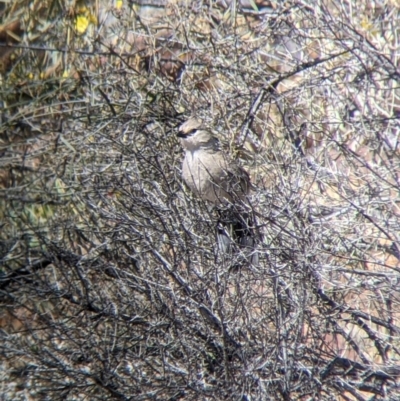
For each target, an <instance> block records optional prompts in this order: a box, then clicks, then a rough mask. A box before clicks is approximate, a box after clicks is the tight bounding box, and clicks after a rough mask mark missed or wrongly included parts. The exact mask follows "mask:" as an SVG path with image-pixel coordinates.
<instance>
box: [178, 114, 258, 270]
mask: <svg viewBox="0 0 400 401" xmlns="http://www.w3.org/2000/svg"><path fill="white" fill-rule="evenodd" d="M178 137H179V138H180V139H181V143H182V147H183V149H184V150H185V158H184V160H183V164H182V177H183V179H184V181H185V182H186V184H187V185H188V187H189V188H190V189H191V190H192V191H193V192H194V193H195V194H197V195H198V196H199V197H200V198H201V199H204V200H207V201H210V202H212V203H214V204H215V205H217V206H219V210H220V214H221V216H222V217H223V221H222V222H221V223H222V224H220V225H219V226H218V236H217V237H218V245H219V247H220V249H221V250H222V251H223V252H224V253H229V252H230V250H231V249H232V247H233V246H234V245H233V244H234V243H236V244H237V245H238V246H239V248H240V249H242V250H243V251H245V254H246V259H247V261H248V262H250V263H252V264H254V265H256V264H258V253H257V252H256V250H255V245H256V237H255V234H254V229H253V224H252V222H251V219H250V217H249V213H248V212H247V211H246V210H248V202H247V196H248V195H249V193H250V189H251V183H250V177H249V175H248V174H247V172H246V171H245V170H244V169H243V168H242V167H240V166H239V165H238V164H237V163H236V162H235V161H234V160H232V159H230V158H229V156H228V155H227V154H226V153H225V152H223V151H222V150H221V148H220V145H219V141H218V139H217V138H216V137H215V136H213V135H212V133H211V132H210V131H208V130H207V129H205V128H204V127H203V125H202V121H201V120H198V119H196V118H191V119H189V120H188V121H186V122H185V123H184V124H182V125H181V127H180V129H179V133H178ZM221 207H223V208H221Z"/></svg>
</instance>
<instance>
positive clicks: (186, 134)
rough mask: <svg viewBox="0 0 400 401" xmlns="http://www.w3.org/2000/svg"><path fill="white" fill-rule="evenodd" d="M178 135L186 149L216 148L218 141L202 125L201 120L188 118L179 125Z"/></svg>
mask: <svg viewBox="0 0 400 401" xmlns="http://www.w3.org/2000/svg"><path fill="white" fill-rule="evenodd" d="M178 137H179V138H180V139H181V142H182V146H183V147H184V148H185V149H186V150H190V151H194V150H198V149H218V148H219V141H218V139H217V138H216V137H215V136H213V135H212V134H211V132H210V131H208V130H207V129H205V128H204V127H203V122H202V121H201V120H199V119H197V118H190V119H189V120H187V121H186V122H185V123H183V124H182V125H181V126H180V127H179V132H178Z"/></svg>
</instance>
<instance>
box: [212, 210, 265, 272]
mask: <svg viewBox="0 0 400 401" xmlns="http://www.w3.org/2000/svg"><path fill="white" fill-rule="evenodd" d="M219 214H220V220H219V222H218V226H217V241H218V247H219V250H220V252H221V253H222V254H223V255H229V256H230V257H232V260H233V261H234V264H235V265H236V266H238V265H242V264H243V263H247V264H251V265H253V266H257V265H258V263H259V252H258V251H257V245H258V243H259V240H258V237H259V236H258V235H257V233H256V229H255V221H254V218H253V216H252V215H251V214H249V213H247V212H241V211H238V210H232V209H228V210H220V211H219Z"/></svg>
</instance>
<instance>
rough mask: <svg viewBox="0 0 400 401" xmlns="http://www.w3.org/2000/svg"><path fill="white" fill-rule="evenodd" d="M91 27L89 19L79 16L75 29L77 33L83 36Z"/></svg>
mask: <svg viewBox="0 0 400 401" xmlns="http://www.w3.org/2000/svg"><path fill="white" fill-rule="evenodd" d="M88 26H89V19H88V18H87V17H85V16H84V15H78V16H77V17H76V20H75V29H76V31H77V32H78V33H79V34H80V35H82V34H84V33H85V32H86V30H87V28H88Z"/></svg>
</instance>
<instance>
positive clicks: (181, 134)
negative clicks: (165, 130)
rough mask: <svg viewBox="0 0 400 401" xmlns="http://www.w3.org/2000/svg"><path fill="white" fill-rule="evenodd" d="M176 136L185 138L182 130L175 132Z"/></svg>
mask: <svg viewBox="0 0 400 401" xmlns="http://www.w3.org/2000/svg"><path fill="white" fill-rule="evenodd" d="M176 136H177V137H178V138H186V136H187V135H186V134H185V133H183V131H179V132H178V133H177V134H176Z"/></svg>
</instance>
